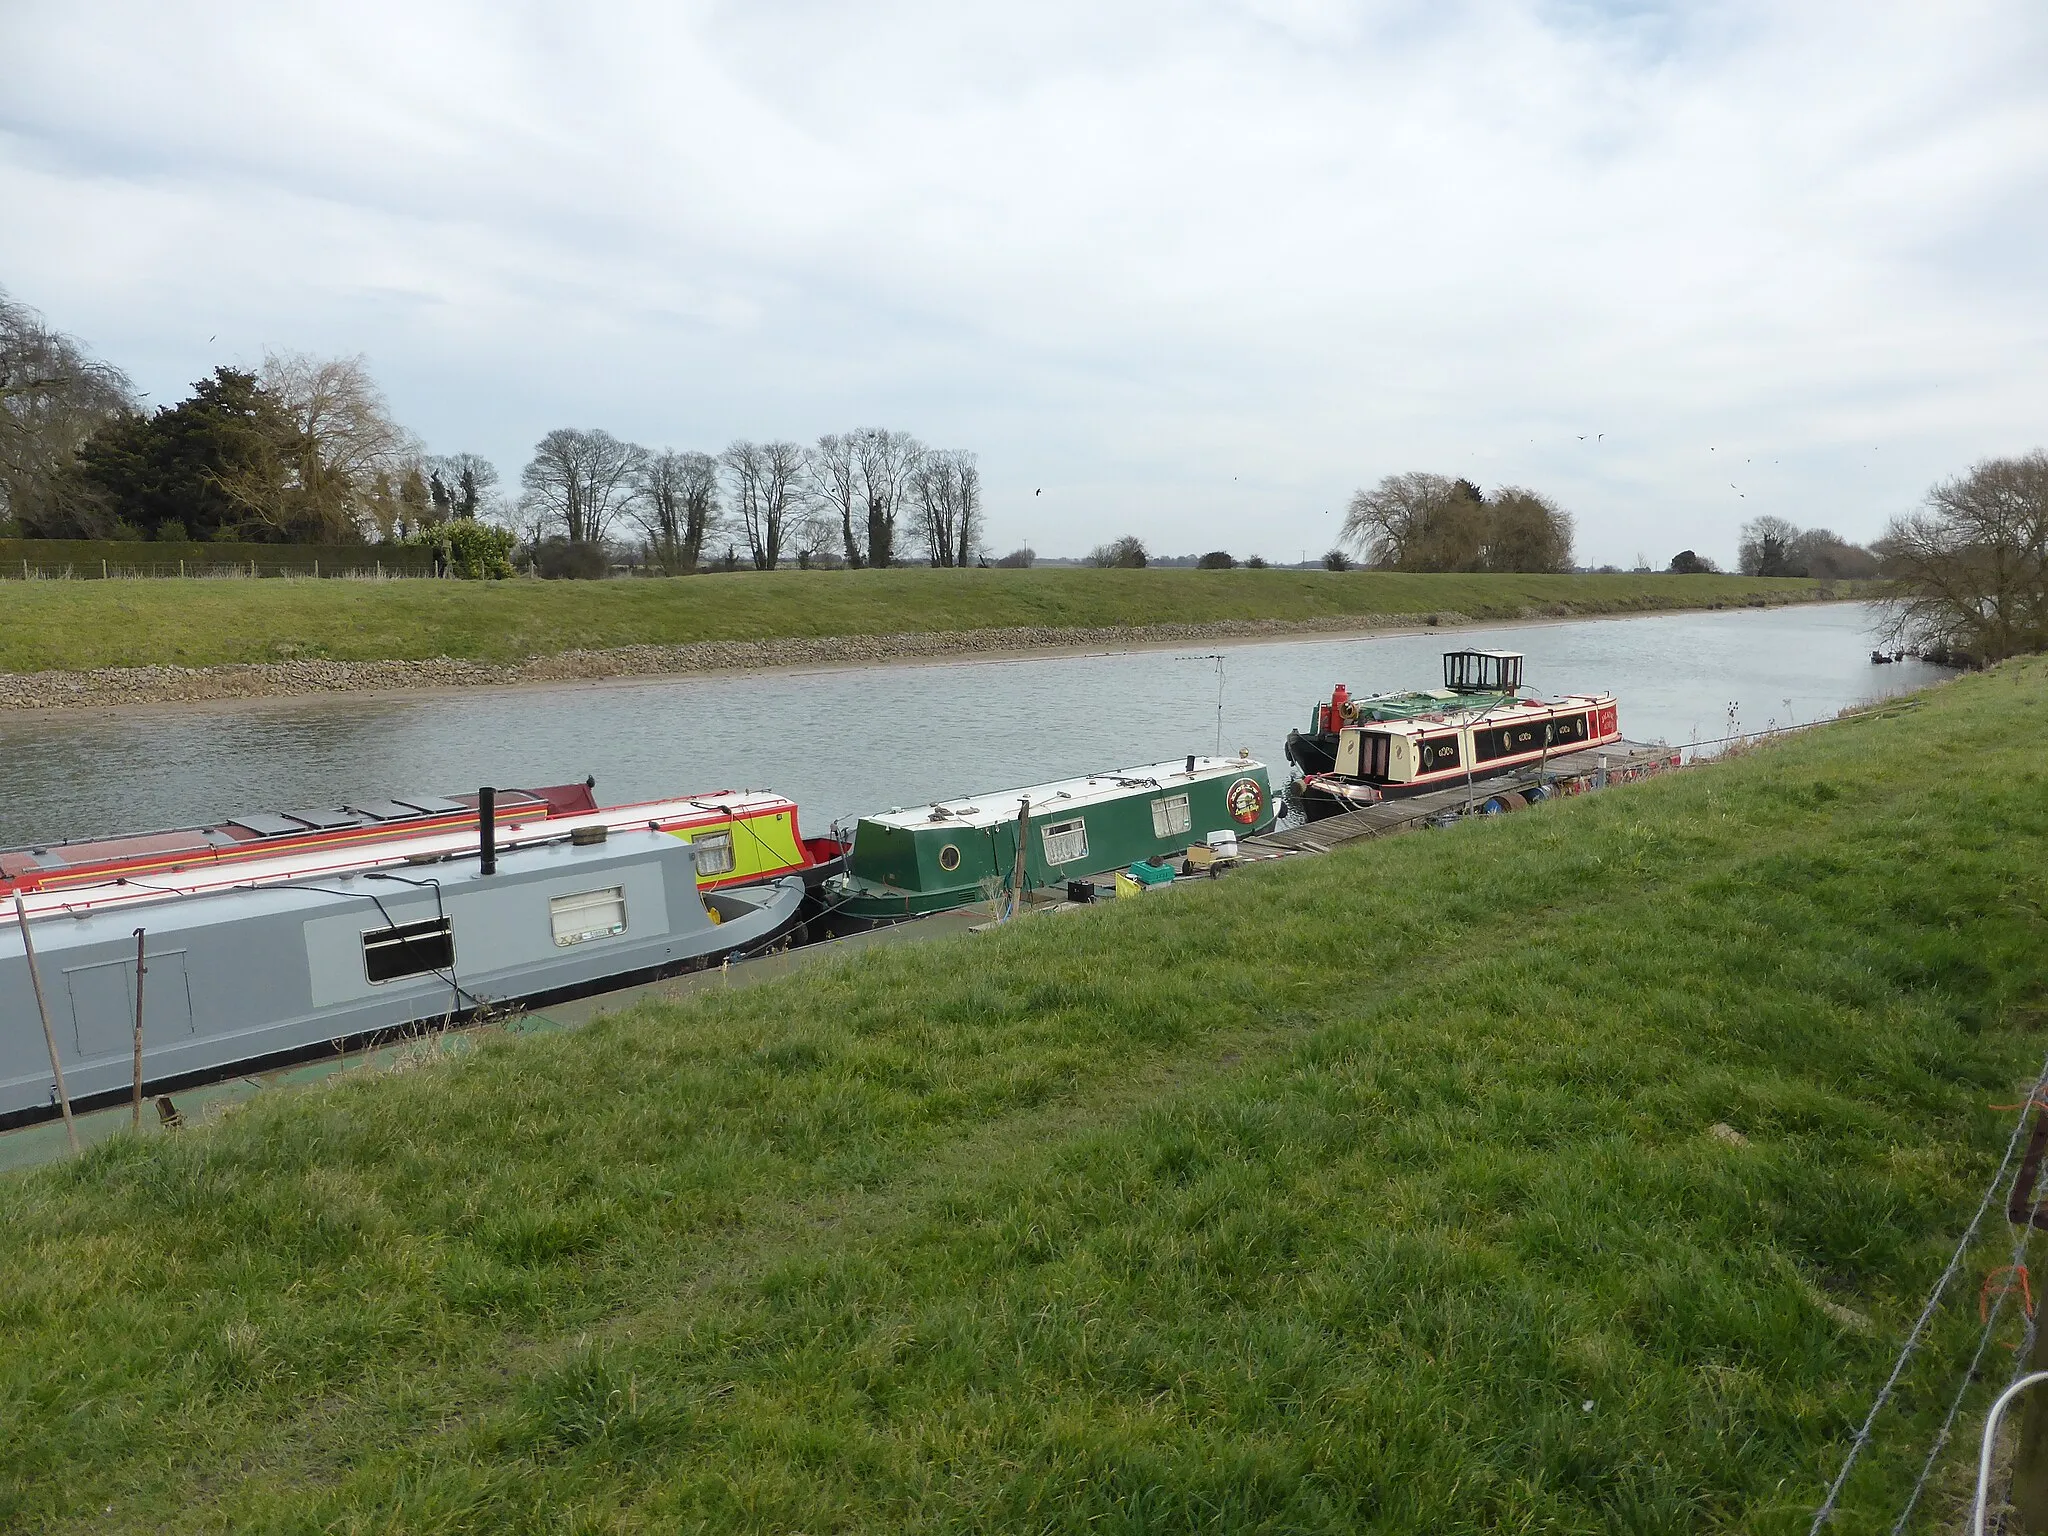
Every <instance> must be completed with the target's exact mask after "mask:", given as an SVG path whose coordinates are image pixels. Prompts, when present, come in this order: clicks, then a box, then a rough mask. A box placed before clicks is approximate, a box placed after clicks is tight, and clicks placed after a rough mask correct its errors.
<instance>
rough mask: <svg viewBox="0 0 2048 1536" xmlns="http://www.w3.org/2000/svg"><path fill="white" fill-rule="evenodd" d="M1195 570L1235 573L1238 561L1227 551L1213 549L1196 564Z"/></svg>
mask: <svg viewBox="0 0 2048 1536" xmlns="http://www.w3.org/2000/svg"><path fill="white" fill-rule="evenodd" d="M1195 568H1196V569H1197V570H1203V571H1234V570H1236V569H1237V560H1236V558H1235V557H1234V556H1233V555H1232V554H1231V553H1230V551H1229V550H1227V549H1212V550H1210V551H1209V553H1207V554H1206V555H1204V556H1202V558H1201V559H1199V560H1197V561H1196V562H1195Z"/></svg>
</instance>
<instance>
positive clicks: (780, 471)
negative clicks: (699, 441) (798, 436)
mask: <svg viewBox="0 0 2048 1536" xmlns="http://www.w3.org/2000/svg"><path fill="white" fill-rule="evenodd" d="M719 462H720V463H722V464H723V465H724V466H725V473H726V483H727V485H728V486H729V488H730V490H731V505H732V509H733V511H734V512H735V513H737V514H738V516H739V520H740V528H741V530H742V531H743V532H744V533H745V534H746V536H747V547H748V552H749V553H750V554H751V555H752V557H753V561H754V569H756V570H758V571H772V570H774V569H775V566H776V563H777V562H778V561H780V560H781V558H782V540H783V535H784V533H785V531H786V530H787V528H788V526H789V524H790V522H791V521H792V519H793V518H794V517H795V515H796V514H797V512H798V508H799V506H800V504H801V501H802V489H803V482H804V450H803V448H802V447H801V446H800V445H798V444H796V443H780V442H778V443H750V442H746V441H744V440H742V441H738V442H735V443H733V444H732V445H731V446H729V447H728V448H727V449H726V450H725V452H724V453H722V454H720V455H719Z"/></svg>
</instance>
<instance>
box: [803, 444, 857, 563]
mask: <svg viewBox="0 0 2048 1536" xmlns="http://www.w3.org/2000/svg"><path fill="white" fill-rule="evenodd" d="M856 435H857V434H854V433H839V432H828V433H826V434H825V435H824V436H823V437H821V438H819V439H818V442H817V446H815V447H814V448H812V449H811V453H810V463H809V466H808V484H807V486H806V491H807V493H808V495H809V498H810V501H811V505H812V506H813V507H814V508H815V509H816V510H817V511H818V513H819V514H820V515H821V516H822V517H828V518H831V519H833V520H834V521H835V522H836V523H837V525H838V532H839V539H840V543H841V545H842V547H843V549H844V552H845V555H846V563H847V564H848V565H849V566H851V567H852V568H853V569H855V570H859V569H860V568H861V567H862V566H863V565H865V564H867V540H866V537H865V533H866V523H865V519H866V515H867V514H866V498H865V497H863V496H862V494H861V489H860V455H859V453H858V451H857V449H856V445H855V437H856ZM857 513H858V514H859V516H860V517H861V518H862V524H861V526H860V527H858V528H856V527H855V525H854V518H855V515H856V514H857Z"/></svg>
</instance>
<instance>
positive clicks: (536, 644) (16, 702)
mask: <svg viewBox="0 0 2048 1536" xmlns="http://www.w3.org/2000/svg"><path fill="white" fill-rule="evenodd" d="M790 578H797V579H794V580H792V579H790ZM989 578H997V579H995V580H991V579H989ZM1246 578H1249V579H1246ZM17 595H21V596H25V597H26V598H28V600H29V602H28V605H27V606H28V609H29V610H30V611H26V612H18V613H17V614H16V615H15V619H16V622H15V625H14V626H13V628H12V632H11V634H9V635H7V636H5V637H0V661H4V662H6V663H7V664H8V670H5V671H0V710H47V709H75V708H86V709H100V708H108V707H118V706H123V705H137V704H159V703H182V702H202V701H209V700H229V699H253V698H291V697H303V696H315V695H322V694H361V693H382V692H416V691H420V690H452V689H469V688H503V687H516V686H520V685H525V684H560V683H564V682H579V681H596V680H602V679H618V678H649V677H665V676H687V675H690V674H696V673H709V672H738V671H771V670H778V669H785V668H791V667H817V666H844V665H867V664H876V663H886V662H896V661H928V660H932V659H935V658H942V657H960V658H967V657H974V656H991V655H1006V654H1007V655H1017V654H1033V653H1036V654H1055V653H1062V652H1074V651H1088V650H1101V649H1105V648H1115V649H1129V648H1134V647H1143V646H1148V645H1185V644H1190V643H1200V642H1207V641H1222V640H1234V641H1245V640H1260V639H1276V640H1277V639H1286V638H1294V637H1308V636H1317V635H1343V634H1371V633H1386V632H1397V631H1404V630H1415V629H1420V628H1424V627H1428V628H1439V629H1444V630H1455V629H1460V628H1468V627H1471V626H1474V625H1486V624H1500V623H1515V622H1529V621H1532V620H1542V619H1554V620H1566V619H1574V618H1597V617H1603V616H1619V615H1627V614H1649V613H1668V612H1683V611H1689V610H1699V609H1729V608H1765V607H1776V606H1780V605H1782V604H1785V603H1799V602H1813V601H1825V600H1828V599H1830V598H1836V597H1840V596H1846V595H1850V594H1846V593H1842V592H1840V591H1838V590H1831V589H1829V588H1827V587H1824V586H1822V585H1821V584H1819V583H1815V582H1808V581H1790V580H1770V579H1760V578H1739V577H1719V576H1705V577H1681V576H1640V577H1599V576H1549V577H1546V576H1527V577H1490V576H1412V575H1401V574H1388V573H1380V572H1363V573H1343V574H1336V573H1324V572H1294V571H1287V572H1196V571H1178V570H1176V571H1156V572H1155V571H1058V572H1044V573H1040V572H1034V571H1002V572H990V571H884V572H858V573H851V574H849V573H815V572H814V573H794V572H792V573H778V574H777V575H775V576H772V577H767V576H764V577H751V578H704V579H701V580H676V581H667V582H659V581H650V582H617V583H593V584H578V583H549V584H539V583H524V582H520V583H495V584H470V583H451V582H440V583H436V582H392V583H386V584H370V583H353V582H329V583H318V582H310V581H307V582H299V581H270V582H253V581H252V582H246V583H229V582H170V581H163V582H139V581H138V582H115V583H98V582H95V583H26V584H24V585H23V586H22V587H21V588H20V589H18V591H11V592H10V593H9V596H10V597H14V596H17ZM1368 603H1369V604H1371V605H1372V606H1367V604H1368ZM1233 610H1235V611H1233ZM1332 610H1335V611H1332ZM1041 615H1042V618H1043V620H1045V621H1041V622H1014V623H1000V622H989V621H991V620H1004V619H1012V618H1021V619H1027V620H1028V619H1031V618H1034V617H1039V616H1041ZM38 620H40V621H41V622H40V623H39V622H38ZM977 620H978V621H979V622H976V621H977ZM1075 620H1106V621H1107V622H1075ZM884 622H892V627H889V628H882V627H879V626H880V625H881V624H882V623H884ZM579 639H580V640H582V641H583V642H584V643H577V641H578V640H579ZM605 640H617V641H620V642H622V643H615V644H595V643H589V642H593V641H605ZM515 647H517V648H515ZM46 660H51V661H59V662H64V661H69V662H72V663H73V664H71V665H61V664H60V665H37V663H38V662H41V661H46Z"/></svg>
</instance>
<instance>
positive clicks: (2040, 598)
mask: <svg viewBox="0 0 2048 1536" xmlns="http://www.w3.org/2000/svg"><path fill="white" fill-rule="evenodd" d="M1879 550H1880V552H1881V554H1882V556H1883V558H1884V564H1885V570H1886V574H1888V575H1889V576H1891V577H1892V578H1893V581H1894V583H1895V586H1894V591H1893V596H1892V597H1891V599H1890V603H1889V608H1890V613H1889V622H1890V632H1891V634H1892V636H1893V637H1894V638H1898V639H1903V640H1907V641H1910V642H1911V643H1913V644H1915V645H1918V646H1920V647H1921V648H1923V649H1935V648H1941V649H1946V650H1949V651H1953V652H1957V653H1959V654H1961V655H1963V656H1967V657H1970V658H1973V659H1975V660H1979V661H1997V660H2000V659H2002V658H2004V657H2007V656H2013V655H2017V654H2019V653H2021V652H2023V651H2039V650H2043V649H2048V453H2042V452H2040V451H2038V450H2037V451H2035V452H2033V453H2030V454H2027V455H2025V456H2024V457H2022V458H2016V459H1987V460H1986V461H1984V462H1983V463H1981V464H1979V465H1977V467H1976V468H1975V469H1973V470H1971V471H1970V473H1969V474H1967V475H1965V476H1963V477H1962V478H1961V479H1958V480H1951V481H1948V482H1946V483H1945V484H1942V485H1937V486H1936V487H1935V488H1934V489H1933V490H1932V491H1930V492H1929V493H1928V496H1927V507H1926V510H1925V511H1923V512H1920V513H1918V514H1916V515H1914V516H1912V517H1905V518H1898V519H1895V520H1894V521H1893V523H1892V525H1891V527H1890V529H1889V530H1888V531H1887V532H1886V534H1885V537H1884V539H1883V540H1882V541H1880V544H1879Z"/></svg>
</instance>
